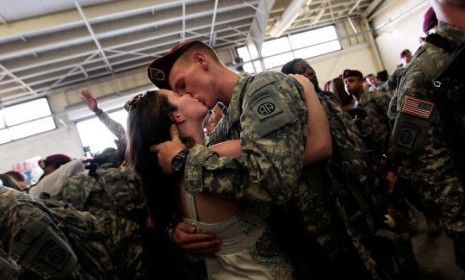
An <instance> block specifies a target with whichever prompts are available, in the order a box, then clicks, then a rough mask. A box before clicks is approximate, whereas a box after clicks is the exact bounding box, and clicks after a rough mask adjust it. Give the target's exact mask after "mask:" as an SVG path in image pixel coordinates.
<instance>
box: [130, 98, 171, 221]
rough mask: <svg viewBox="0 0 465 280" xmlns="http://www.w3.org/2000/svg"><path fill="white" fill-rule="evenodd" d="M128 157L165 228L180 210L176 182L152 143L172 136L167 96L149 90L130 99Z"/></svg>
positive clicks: (149, 205) (152, 214) (156, 216)
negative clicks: (163, 164) (159, 161)
mask: <svg viewBox="0 0 465 280" xmlns="http://www.w3.org/2000/svg"><path fill="white" fill-rule="evenodd" d="M128 104H129V106H128V107H129V108H128V110H129V115H128V141H127V143H128V148H127V161H128V163H129V164H130V165H131V166H132V167H133V168H134V169H135V171H136V172H137V173H138V174H139V176H140V177H141V179H142V185H143V189H144V195H145V197H146V200H147V205H148V209H149V212H150V214H151V216H152V217H153V220H154V222H155V226H156V227H158V228H162V229H164V228H165V227H166V226H167V225H168V224H169V223H170V222H171V221H172V219H173V217H174V216H175V215H177V214H179V207H178V205H179V203H178V191H177V188H176V185H177V182H176V179H175V178H174V177H173V176H169V175H166V174H165V173H163V171H162V169H161V167H160V165H159V163H158V160H157V155H156V153H154V152H151V151H150V147H151V146H153V145H156V144H159V143H162V142H165V141H167V140H170V139H171V136H170V125H171V123H172V122H171V119H170V113H171V112H172V111H173V110H174V109H175V108H174V107H173V106H172V105H171V104H170V103H169V102H168V99H167V98H166V96H164V95H160V94H159V93H158V92H157V91H148V92H147V93H145V94H144V95H142V96H137V97H135V98H134V99H133V100H132V101H130V102H129V103H128Z"/></svg>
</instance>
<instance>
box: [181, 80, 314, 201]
mask: <svg viewBox="0 0 465 280" xmlns="http://www.w3.org/2000/svg"><path fill="white" fill-rule="evenodd" d="M306 130H307V108H306V104H305V97H304V92H303V88H302V87H301V85H300V84H299V83H298V82H297V81H296V80H295V79H290V78H289V77H288V76H287V75H284V74H282V73H277V72H263V73H261V74H259V75H257V76H250V75H248V74H242V75H240V76H239V78H238V81H237V83H236V86H235V88H234V93H233V96H232V100H231V102H230V104H229V107H228V110H227V117H226V118H223V120H222V121H221V122H220V124H219V127H217V129H215V131H214V133H213V134H212V135H211V138H210V143H215V142H216V141H224V140H227V139H239V138H240V139H241V146H242V150H243V152H244V154H243V155H241V156H238V157H234V158H233V157H219V156H218V155H217V154H216V153H214V152H211V151H210V150H209V149H208V148H206V147H203V146H195V147H193V148H192V149H191V152H190V153H189V155H188V157H187V162H186V170H185V172H184V184H185V188H186V190H187V191H188V192H191V193H193V194H196V193H199V192H202V191H204V192H208V193H212V194H219V195H229V196H233V197H235V198H237V199H239V200H248V201H253V202H261V203H265V204H269V203H272V204H279V203H285V202H287V201H288V200H289V198H290V197H291V196H292V194H293V191H294V190H295V189H296V186H297V185H298V182H299V177H300V174H301V170H302V165H303V153H304V148H305V147H304V146H305V139H306Z"/></svg>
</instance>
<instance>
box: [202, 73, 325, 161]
mask: <svg viewBox="0 0 465 280" xmlns="http://www.w3.org/2000/svg"><path fill="white" fill-rule="evenodd" d="M291 76H293V77H294V78H295V79H296V80H297V81H299V83H301V84H302V86H303V88H304V90H305V97H306V103H307V110H308V135H307V142H306V143H305V154H304V165H306V164H312V163H315V162H318V161H320V160H324V159H326V158H328V157H330V156H331V155H332V142H331V133H330V131H329V123H328V117H327V116H326V113H325V111H324V109H323V106H322V105H321V103H320V101H319V100H318V96H317V95H316V93H315V89H314V87H313V85H312V84H311V83H310V81H309V80H308V79H307V78H305V77H304V76H302V75H292V74H291ZM210 149H212V150H213V151H215V152H217V153H218V154H219V155H221V156H238V155H241V154H242V150H241V141H240V140H229V141H225V142H222V143H218V144H216V145H213V146H210Z"/></svg>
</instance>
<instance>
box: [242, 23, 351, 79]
mask: <svg viewBox="0 0 465 280" xmlns="http://www.w3.org/2000/svg"><path fill="white" fill-rule="evenodd" d="M328 27H332V28H333V30H334V34H335V35H336V38H335V39H332V40H329V41H323V42H319V43H316V44H310V45H306V46H302V47H299V48H293V47H292V41H291V37H292V36H293V35H297V34H302V33H305V32H310V31H314V30H319V29H325V28H328ZM283 38H287V40H288V41H289V45H290V49H289V50H287V51H284V52H279V53H275V54H273V55H268V56H262V57H259V56H257V57H254V56H253V55H252V52H251V51H250V50H249V47H248V45H242V46H240V47H236V52H237V54H238V55H239V53H240V52H241V51H239V49H245V50H246V51H247V52H248V54H249V56H250V59H248V60H246V59H245V58H243V57H241V58H242V59H243V67H244V69H246V68H250V69H253V70H254V72H251V73H259V72H261V71H263V70H264V69H259V71H256V68H257V67H256V63H258V64H260V65H261V66H262V67H260V68H265V62H264V61H265V60H266V59H270V58H272V57H275V56H280V55H281V56H284V55H285V54H287V53H291V54H292V57H293V59H295V58H302V59H310V58H315V57H319V56H323V55H327V54H331V53H335V52H338V51H341V50H343V44H342V42H341V38H340V35H339V32H338V30H337V28H336V25H335V24H329V25H325V26H321V27H318V28H314V29H307V30H301V31H298V32H295V33H290V34H286V35H283V36H281V37H278V38H269V39H267V40H265V42H267V41H272V40H278V39H281V40H282V39H283ZM331 42H337V43H338V45H339V49H337V50H331V51H328V52H325V53H321V54H318V55H314V56H309V57H300V56H299V57H296V55H295V52H296V51H299V50H303V49H306V48H311V47H317V46H319V45H322V44H328V43H331ZM288 61H289V60H288ZM288 61H286V62H284V63H283V64H277V65H275V66H272V67H269V68H265V70H266V69H273V68H276V67H278V66H282V65H284V64H285V63H287V62H288Z"/></svg>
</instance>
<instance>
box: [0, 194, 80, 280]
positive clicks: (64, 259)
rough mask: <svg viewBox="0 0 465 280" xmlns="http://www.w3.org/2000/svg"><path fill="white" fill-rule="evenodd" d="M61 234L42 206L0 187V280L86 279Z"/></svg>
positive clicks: (58, 227) (51, 216)
mask: <svg viewBox="0 0 465 280" xmlns="http://www.w3.org/2000/svg"><path fill="white" fill-rule="evenodd" d="M63 230H64V228H63V227H62V225H61V223H60V222H59V221H58V220H57V219H56V218H55V216H54V214H53V213H51V212H50V211H49V210H48V209H47V208H45V206H44V205H43V204H42V203H40V202H37V201H35V200H33V199H32V198H30V197H29V196H28V195H26V194H24V193H21V192H18V191H16V190H13V189H10V188H7V187H0V268H1V270H0V276H1V277H0V278H1V279H17V278H22V279H37V278H39V279H41V278H44V279H48V278H69V279H86V278H87V276H86V274H85V273H84V271H83V270H82V268H81V266H80V264H79V263H78V259H77V257H76V253H75V252H74V250H73V249H72V247H71V246H70V244H69V242H68V239H67V237H66V236H65V234H64V233H63Z"/></svg>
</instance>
